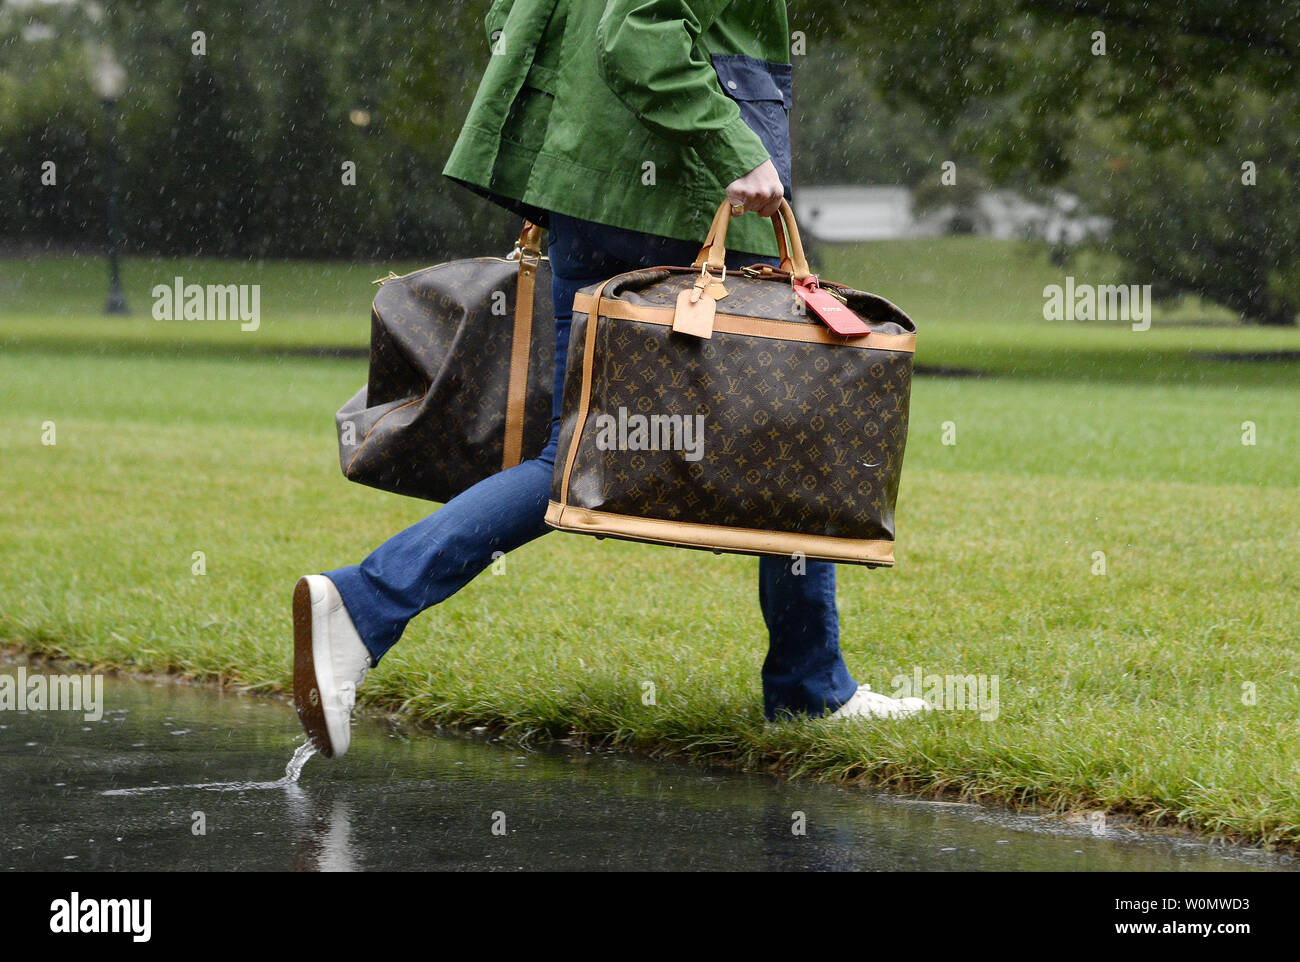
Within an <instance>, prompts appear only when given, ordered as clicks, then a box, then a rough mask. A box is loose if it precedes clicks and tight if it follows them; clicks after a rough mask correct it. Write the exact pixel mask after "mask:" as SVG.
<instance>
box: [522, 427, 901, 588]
mask: <svg viewBox="0 0 1300 962" xmlns="http://www.w3.org/2000/svg"><path fill="white" fill-rule="evenodd" d="M574 441H575V444H576V441H577V438H576V437H575V439H574ZM564 490H565V491H567V490H568V477H567V470H566V477H565V488H564ZM546 523H547V524H549V525H550V526H551V527H552V528H558V529H560V530H562V531H577V532H581V533H583V534H597V535H608V536H609V537H613V538H627V539H628V540H631V541H648V542H652V543H655V544H669V545H677V546H680V547H690V548H711V549H715V550H719V551H730V552H740V553H750V554H765V555H786V556H789V555H793V554H794V553H795V552H796V551H802V552H803V554H804V556H805V557H806V558H808V559H809V560H811V561H835V562H842V563H846V564H870V565H886V566H892V565H893V563H894V542H892V541H858V540H855V539H853V538H832V537H829V536H827V535H815V534H795V533H792V532H787V531H761V530H758V529H756V528H731V527H726V526H723V525H714V524H700V523H697V522H693V521H663V520H660V519H658V518H634V517H631V516H629V515H622V514H613V513H611V512H608V511H592V510H590V509H588V508H579V507H576V506H574V505H570V504H560V503H558V502H555V501H551V502H549V503H548V504H547V507H546Z"/></svg>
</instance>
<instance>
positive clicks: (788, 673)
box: [325, 214, 858, 720]
mask: <svg viewBox="0 0 1300 962" xmlns="http://www.w3.org/2000/svg"><path fill="white" fill-rule="evenodd" d="M547 236H548V238H549V247H548V249H547V254H548V256H549V257H550V261H551V275H552V278H553V282H552V293H553V295H554V301H555V404H554V408H553V410H552V414H553V416H554V421H553V422H552V425H551V437H550V440H549V441H548V442H547V444H546V447H544V448H543V449H542V451H541V452H540V453H538V455H537V456H536V457H534V458H533V459H531V460H529V461H524V462H522V463H521V464H518V465H516V466H515V467H513V468H510V469H509V470H508V471H502V472H500V473H499V474H495V475H493V476H492V477H490V478H486V479H484V480H483V481H480V482H479V483H478V484H476V485H474V486H473V487H472V488H469V489H468V490H466V491H463V492H461V493H460V494H458V495H457V496H456V497H454V498H452V499H451V500H450V501H448V502H447V503H446V504H445V505H443V506H442V507H441V508H440V509H438V510H437V511H436V512H434V513H433V514H431V515H429V517H427V518H425V519H424V520H423V521H420V522H417V523H416V524H414V525H412V526H411V527H409V528H407V529H406V530H405V531H403V532H401V533H400V534H397V535H395V536H393V537H392V538H390V539H389V540H388V541H385V542H384V543H383V544H382V545H380V546H379V547H378V548H376V549H375V550H374V551H373V552H372V553H371V554H370V556H369V557H368V558H366V560H365V561H363V562H361V564H360V565H352V566H349V567H346V568H339V569H337V570H335V571H328V572H326V573H325V574H326V577H328V578H329V579H330V580H331V581H333V582H334V584H335V585H336V586H337V587H338V590H339V594H340V595H342V597H343V603H344V605H346V606H347V609H348V613H349V614H350V615H351V616H352V621H353V623H354V624H355V625H356V626H357V631H359V632H360V633H361V638H362V640H363V641H364V642H365V644H366V647H367V648H368V649H369V650H370V654H371V657H372V659H373V660H374V662H375V663H376V664H378V662H379V659H380V658H382V657H383V655H384V653H385V652H387V651H388V649H389V648H391V647H392V646H393V645H394V644H396V643H397V640H398V639H399V638H400V637H401V636H402V632H403V630H404V629H405V628H406V625H407V622H409V621H410V620H411V619H412V618H414V617H415V616H416V615H417V614H419V613H420V612H421V611H423V610H424V609H426V608H429V607H432V606H433V605H436V604H437V603H438V602H440V601H443V600H444V599H446V598H449V597H451V595H453V594H455V593H456V592H457V591H459V590H460V589H461V588H462V587H464V586H465V585H466V584H468V583H469V582H470V581H471V580H472V579H473V578H474V576H475V575H477V574H478V573H479V572H480V571H482V570H483V569H484V568H486V567H487V566H488V565H489V564H491V562H492V559H493V555H494V554H496V552H503V553H504V552H510V551H513V550H514V549H515V548H518V547H519V546H520V545H523V544H527V543H528V542H529V541H532V540H533V539H534V538H539V537H541V536H542V535H544V534H546V533H547V532H548V531H550V530H552V529H551V528H549V527H548V526H547V524H546V522H545V520H544V516H545V514H546V504H547V500H548V498H549V495H550V488H551V474H552V472H553V471H554V468H555V449H556V445H557V444H558V442H559V434H560V396H561V388H562V387H563V384H564V358H565V354H566V352H567V349H568V343H569V322H570V320H571V319H572V316H573V295H574V294H575V293H577V291H578V290H580V289H581V288H583V287H587V286H588V285H590V284H593V283H596V282H598V281H602V280H604V279H606V278H608V277H612V276H613V275H615V274H619V273H622V272H624V271H629V270H633V269H635V268H638V267H650V266H654V265H657V264H689V263H690V262H691V261H692V260H694V259H695V255H696V253H697V251H698V250H699V247H698V245H695V244H692V243H690V242H688V241H681V240H674V239H671V238H666V237H658V236H655V235H652V234H642V233H638V232H635V231H628V230H622V229H620V228H614V227H608V226H606V225H603V224H594V223H591V222H590V221H582V220H576V219H574V218H571V217H565V216H562V215H559V214H552V215H551V228H550V230H549V231H548V233H547ZM760 262H764V263H775V261H774V260H772V259H770V258H762V257H757V256H753V255H746V254H739V253H734V252H729V253H728V256H727V266H728V267H741V266H744V265H746V264H752V263H760ZM525 453H527V452H525ZM709 561H710V557H709V556H708V555H707V554H701V555H700V562H699V563H700V564H702V565H707V564H708V563H709ZM805 565H806V570H805V571H804V573H802V574H797V573H795V572H794V571H793V570H792V562H791V560H790V559H789V558H774V557H763V558H760V559H759V562H758V599H759V605H760V607H761V608H762V611H763V619H764V621H765V622H766V623H767V630H768V644H769V647H768V652H767V658H766V660H765V661H764V662H763V710H764V714H765V715H766V716H767V718H769V719H771V720H776V719H778V718H781V717H786V716H789V715H791V714H809V715H820V714H823V713H825V712H828V711H833V710H834V709H836V708H838V707H839V706H840V705H842V704H843V703H844V702H846V701H848V700H849V698H850V697H851V696H852V695H853V693H854V692H855V691H856V690H857V687H858V686H857V683H856V682H855V681H854V680H853V678H852V677H851V676H850V675H849V670H848V668H847V667H846V666H845V664H844V659H843V658H842V657H841V655H840V645H839V613H838V612H837V610H836V607H835V566H834V565H833V564H828V563H826V562H818V561H808V562H805ZM700 657H701V658H704V657H708V653H707V652H705V651H701V652H700Z"/></svg>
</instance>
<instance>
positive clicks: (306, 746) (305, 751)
mask: <svg viewBox="0 0 1300 962" xmlns="http://www.w3.org/2000/svg"><path fill="white" fill-rule="evenodd" d="M315 754H316V746H315V745H314V744H313V743H312V740H311V739H310V738H309V739H307V740H306V741H305V742H303V743H302V744H301V745H299V746H298V747H297V749H295V750H294V753H293V758H291V759H289V764H288V765H286V766H284V778H282V779H280V782H281V783H283V784H285V785H292V784H294V783H295V782H297V781H298V776H300V775H301V774H302V767H303V766H304V765H306V764H307V759H309V758H311V757H312V756H313V755H315Z"/></svg>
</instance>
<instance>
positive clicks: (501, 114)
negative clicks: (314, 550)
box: [293, 0, 926, 757]
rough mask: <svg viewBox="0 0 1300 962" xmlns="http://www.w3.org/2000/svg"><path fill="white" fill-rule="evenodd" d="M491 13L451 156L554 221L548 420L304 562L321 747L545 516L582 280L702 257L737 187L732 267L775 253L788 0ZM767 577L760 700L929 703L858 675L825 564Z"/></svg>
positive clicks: (305, 674)
mask: <svg viewBox="0 0 1300 962" xmlns="http://www.w3.org/2000/svg"><path fill="white" fill-rule="evenodd" d="M486 30H487V39H488V43H489V44H490V49H491V56H490V57H489V60H488V66H487V68H486V70H485V71H484V74H483V78H482V80H481V81H480V84H479V87H478V91H477V93H476V95H475V97H474V101H473V104H472V105H471V107H470V111H469V115H468V117H467V118H466V120H465V123H464V125H463V127H462V129H461V131H460V134H459V136H458V138H457V141H456V144H455V146H454V148H453V149H452V152H451V155H450V157H449V159H448V161H447V164H446V166H445V168H444V171H443V173H444V174H445V175H446V176H448V177H449V178H451V179H452V180H454V181H456V182H458V183H460V184H462V185H464V186H465V187H468V188H469V189H471V190H473V191H475V192H477V193H479V194H480V195H482V196H484V197H486V198H488V199H490V200H492V201H493V202H495V203H497V204H500V205H502V206H504V207H506V208H507V209H509V210H511V211H513V212H515V213H517V214H519V215H521V216H523V217H526V218H528V219H530V220H532V221H533V222H534V223H537V224H539V225H541V226H543V227H545V228H546V229H547V231H548V245H547V256H548V257H549V258H550V265H551V274H552V279H553V281H552V294H553V302H554V306H555V335H556V336H555V347H556V351H555V397H554V406H553V410H552V414H553V421H552V430H551V435H550V439H549V440H548V441H547V443H546V445H545V447H543V449H542V450H541V451H538V452H536V453H535V454H534V455H533V457H532V458H530V459H529V460H525V461H523V462H521V463H520V464H518V465H516V466H515V467H513V468H510V469H508V470H505V471H502V472H500V473H498V474H496V475H493V476H492V477H489V478H487V479H485V480H483V481H481V482H479V483H478V484H476V485H474V486H473V487H471V488H469V489H467V490H466V491H464V492H462V493H461V494H459V495H457V496H456V497H455V498H453V499H451V500H450V501H448V502H447V503H446V504H445V505H443V507H442V508H440V509H439V510H438V511H436V512H434V513H433V514H432V515H430V516H429V517H427V518H425V519H424V520H422V521H420V522H418V523H416V524H414V525H412V526H411V527H409V528H407V529H406V530H405V531H402V532H400V533H399V534H397V535H395V536H394V537H393V538H391V539H389V540H388V541H386V542H384V543H383V544H382V545H380V546H379V547H378V548H376V549H375V550H374V551H373V552H372V553H371V554H370V555H369V556H368V557H367V558H366V559H365V560H364V561H362V562H361V563H360V564H359V565H349V566H346V567H342V568H337V569H335V570H332V571H327V572H325V573H324V574H319V575H307V576H304V577H303V578H301V579H300V580H299V581H298V584H297V586H296V587H295V589H294V596H293V624H294V692H295V702H296V704H297V707H298V713H299V717H300V719H301V720H302V723H303V727H304V728H305V730H306V731H307V734H308V736H309V737H310V738H311V740H312V741H313V742H314V743H315V745H316V747H317V748H318V749H319V750H320V751H321V753H322V754H324V755H326V756H327V757H336V756H339V755H342V754H343V753H344V752H345V751H347V748H348V745H349V740H350V733H349V726H350V721H351V714H352V709H353V707H354V704H355V701H356V691H357V686H358V685H359V684H360V683H361V682H362V680H363V679H364V678H365V675H366V672H367V671H369V669H370V668H372V667H373V666H374V665H376V664H378V662H379V660H380V659H381V658H382V657H383V656H384V654H385V652H387V651H388V649H389V648H391V647H392V646H393V645H394V644H396V643H397V641H398V640H399V639H400V638H401V636H402V633H403V631H404V630H405V628H406V625H407V624H408V622H410V620H411V619H412V618H414V617H415V616H416V615H417V614H419V613H420V612H422V611H424V610H425V609H427V608H429V607H432V606H433V605H436V604H438V603H439V602H441V601H444V600H445V599H447V598H449V597H450V596H451V595H453V594H455V592H457V591H458V590H460V589H461V588H462V587H464V586H465V585H466V584H468V583H469V582H470V581H471V580H472V579H473V578H474V577H475V576H476V575H477V574H479V572H481V571H483V570H484V569H485V568H486V567H487V566H488V565H489V564H490V563H491V562H492V560H493V558H494V557H497V556H499V555H500V553H504V552H510V551H513V550H514V549H515V548H518V547H519V546H520V545H523V544H526V543H528V542H529V541H532V540H534V539H535V538H538V537H541V536H542V535H544V534H546V533H548V531H550V530H551V529H550V528H549V527H548V526H547V524H546V522H545V520H544V516H545V514H546V506H547V501H548V497H549V492H550V487H551V476H552V472H553V470H554V467H555V454H556V447H557V444H558V442H559V432H560V397H561V394H562V390H561V389H562V387H563V381H564V370H565V357H566V353H567V346H568V341H569V323H570V320H571V317H572V312H573V297H574V294H575V293H576V292H577V291H578V290H580V289H581V288H583V287H586V286H588V285H590V284H593V283H598V282H600V281H603V280H605V279H607V278H609V277H612V276H614V275H616V274H619V273H622V272H625V271H630V270H634V269H636V268H640V267H650V266H656V265H663V264H670V265H671V264H677V265H680V264H689V263H690V262H691V261H692V260H693V259H694V257H695V254H696V252H697V251H698V250H699V246H700V243H701V241H702V240H703V238H704V237H705V235H706V234H707V233H708V229H709V225H710V221H711V219H712V215H713V212H714V210H715V209H716V207H717V204H718V202H719V200H720V198H721V197H722V196H723V195H724V193H725V196H726V197H727V199H728V200H729V201H730V203H731V212H732V214H733V215H734V216H735V217H736V218H738V219H737V220H736V221H735V222H734V223H733V224H732V225H731V229H730V230H729V231H728V235H727V241H728V244H727V246H728V248H729V250H728V253H727V267H728V269H739V268H740V267H742V266H746V265H750V264H755V263H766V264H771V265H773V266H777V265H778V262H777V260H776V258H775V257H774V256H773V255H774V254H775V253H776V245H775V241H774V237H773V234H772V231H771V226H770V223H769V222H768V221H766V220H765V219H764V218H766V217H768V216H770V215H772V214H774V213H776V212H777V210H778V208H779V207H780V204H781V201H782V199H783V198H786V197H788V196H789V195H790V194H791V176H790V167H791V163H790V160H791V156H790V155H791V150H790V134H789V123H788V112H789V109H790V106H791V66H790V57H789V48H788V43H789V30H788V25H787V19H786V7H785V2H784V0H608V2H599V0H496V2H495V3H494V4H493V5H492V8H491V10H490V12H489V13H488V15H487V20H486ZM745 212H753V213H756V214H758V215H760V217H743V216H742V215H743V214H744V213H745ZM525 453H526V454H527V452H525ZM758 597H759V605H760V607H761V609H762V613H763V618H764V621H765V623H766V626H767V631H768V652H767V657H766V658H765V660H764V662H763V668H762V686H763V712H764V715H765V717H766V718H767V719H768V720H770V721H779V720H782V719H785V718H790V717H795V716H800V715H803V716H813V717H817V716H822V715H831V716H833V717H837V718H861V717H892V718H897V717H904V716H907V715H910V714H914V713H916V712H919V711H921V710H923V709H924V708H925V707H926V705H925V703H924V702H923V701H921V700H920V699H916V698H910V699H893V698H889V697H887V696H885V695H882V694H879V693H877V692H872V691H871V690H870V688H869V687H868V686H866V685H859V684H858V683H857V682H856V681H854V679H853V677H852V675H851V674H850V673H849V669H848V666H847V665H846V664H845V663H844V659H843V657H842V656H841V653H840V645H839V615H838V611H837V608H836V604H835V566H834V565H833V564H831V563H827V562H815V561H810V562H803V563H801V564H796V563H795V561H794V559H791V558H780V557H762V558H760V559H759V561H758Z"/></svg>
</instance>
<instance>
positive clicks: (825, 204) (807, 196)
mask: <svg viewBox="0 0 1300 962" xmlns="http://www.w3.org/2000/svg"><path fill="white" fill-rule="evenodd" d="M954 213H955V209H954V208H953V207H941V208H938V209H935V210H931V211H926V212H925V213H924V214H921V215H917V214H916V213H915V212H914V210H913V208H912V192H911V191H910V190H909V189H908V188H906V187H801V188H800V189H799V190H798V191H797V192H796V196H795V214H796V215H797V216H798V218H799V228H800V230H802V231H805V232H806V233H808V234H809V235H810V236H812V237H813V238H814V239H816V240H821V241H865V240H891V239H895V238H900V237H937V236H939V235H941V234H946V233H948V224H949V222H950V221H951V220H952V217H953V214H954ZM974 220H975V233H977V234H979V235H981V236H984V237H993V238H998V239H1003V240H1009V239H1013V238H1020V237H1026V236H1029V235H1030V234H1033V235H1034V236H1037V237H1042V238H1046V239H1047V240H1051V241H1064V242H1065V243H1068V244H1075V243H1078V242H1079V241H1081V240H1083V239H1084V238H1085V237H1087V236H1089V235H1092V234H1104V233H1105V232H1106V230H1107V229H1108V227H1109V222H1108V221H1107V219H1106V218H1104V217H1085V216H1082V215H1081V214H1080V212H1079V201H1078V199H1077V198H1076V197H1074V196H1072V195H1070V194H1067V193H1064V192H1058V193H1056V194H1054V195H1053V197H1052V200H1051V202H1050V203H1049V204H1040V203H1037V202H1034V201H1031V200H1028V199H1026V198H1024V197H1022V196H1021V195H1020V194H1018V193H1016V192H1015V191H1014V190H988V191H984V192H983V193H982V194H981V195H980V196H979V198H978V200H977V202H976V216H975V218H974Z"/></svg>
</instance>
